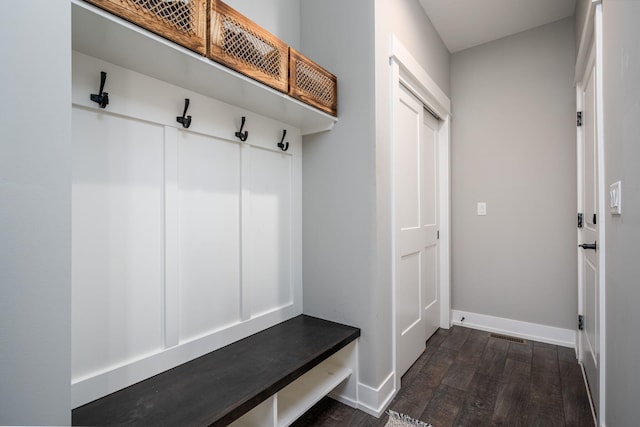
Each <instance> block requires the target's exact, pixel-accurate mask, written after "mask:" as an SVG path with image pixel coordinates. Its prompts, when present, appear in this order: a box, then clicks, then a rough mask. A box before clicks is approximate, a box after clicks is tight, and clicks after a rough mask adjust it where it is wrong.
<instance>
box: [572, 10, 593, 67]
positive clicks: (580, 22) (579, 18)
mask: <svg viewBox="0 0 640 427" xmlns="http://www.w3.org/2000/svg"><path fill="white" fill-rule="evenodd" d="M589 3H591V0H576V9H575V13H574V14H573V16H574V18H575V25H576V55H578V49H579V48H580V35H581V34H582V27H584V23H585V21H586V19H587V12H588V11H589Z"/></svg>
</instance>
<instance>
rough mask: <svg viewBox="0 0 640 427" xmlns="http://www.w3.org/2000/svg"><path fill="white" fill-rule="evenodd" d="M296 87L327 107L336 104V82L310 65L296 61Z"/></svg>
mask: <svg viewBox="0 0 640 427" xmlns="http://www.w3.org/2000/svg"><path fill="white" fill-rule="evenodd" d="M295 64H296V65H295V66H296V79H297V80H296V82H295V84H296V86H297V87H298V89H300V90H301V91H303V92H305V93H307V94H308V95H309V96H311V97H313V98H314V99H315V100H316V101H317V102H320V103H321V104H324V105H326V106H332V105H334V104H335V102H336V99H335V91H334V82H333V81H331V79H329V78H327V76H325V75H324V74H322V73H320V72H318V71H317V70H316V69H315V68H313V67H311V66H309V64H307V63H305V62H302V61H296V63H295Z"/></svg>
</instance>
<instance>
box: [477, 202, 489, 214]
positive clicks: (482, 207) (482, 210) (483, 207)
mask: <svg viewBox="0 0 640 427" xmlns="http://www.w3.org/2000/svg"><path fill="white" fill-rule="evenodd" d="M486 214H487V203H486V202H478V215H481V216H484V215H486Z"/></svg>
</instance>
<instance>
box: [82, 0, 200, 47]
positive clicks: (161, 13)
mask: <svg viewBox="0 0 640 427" xmlns="http://www.w3.org/2000/svg"><path fill="white" fill-rule="evenodd" d="M85 1H86V2H88V3H91V4H94V5H96V6H98V7H99V8H101V9H104V10H106V11H108V12H111V13H113V14H114V15H117V16H119V17H121V18H123V19H126V20H127V21H130V22H132V23H134V24H136V25H139V26H140V27H142V28H144V29H146V30H149V31H151V32H153V33H156V34H158V35H159V36H162V37H164V38H166V39H168V40H171V41H172V42H175V43H178V44H179V45H182V46H184V47H186V48H187V49H190V50H193V51H195V52H198V53H199V54H201V55H205V54H206V53H207V43H206V37H207V3H208V1H209V0H85Z"/></svg>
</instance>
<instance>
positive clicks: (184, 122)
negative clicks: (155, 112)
mask: <svg viewBox="0 0 640 427" xmlns="http://www.w3.org/2000/svg"><path fill="white" fill-rule="evenodd" d="M188 109H189V98H185V99H184V113H182V117H176V120H177V121H178V123H182V127H183V128H185V129H186V128H188V127H189V126H191V116H186V117H185V115H186V114H187V110H188Z"/></svg>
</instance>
